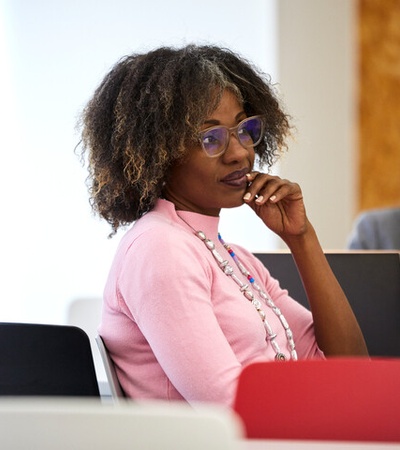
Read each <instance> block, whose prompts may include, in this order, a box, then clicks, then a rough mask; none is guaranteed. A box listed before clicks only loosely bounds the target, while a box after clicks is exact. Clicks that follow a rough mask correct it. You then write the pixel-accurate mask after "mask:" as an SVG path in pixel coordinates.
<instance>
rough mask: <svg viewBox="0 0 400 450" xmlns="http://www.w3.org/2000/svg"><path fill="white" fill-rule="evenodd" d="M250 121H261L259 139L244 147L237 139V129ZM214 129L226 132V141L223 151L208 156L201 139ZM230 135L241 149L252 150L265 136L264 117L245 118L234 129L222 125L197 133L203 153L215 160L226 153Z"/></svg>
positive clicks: (238, 138)
mask: <svg viewBox="0 0 400 450" xmlns="http://www.w3.org/2000/svg"><path fill="white" fill-rule="evenodd" d="M251 119H261V133H260V138H259V139H258V141H256V142H254V143H252V144H251V145H244V144H243V143H242V142H241V140H240V137H239V134H238V129H239V128H240V127H241V126H242V125H243V123H244V122H246V121H248V120H251ZM216 129H224V130H227V132H228V139H227V140H226V143H225V146H224V147H223V149H222V150H221V151H220V152H219V153H216V154H215V155H210V154H209V153H208V152H207V150H206V149H205V147H204V144H203V139H204V135H205V134H206V133H208V132H209V131H211V130H216ZM232 134H233V135H234V136H235V137H236V139H237V141H238V142H239V144H240V145H241V146H242V147H243V148H254V147H256V146H257V145H258V144H259V143H260V142H261V141H262V140H263V138H264V135H265V116H262V115H255V116H250V117H246V118H245V119H243V120H241V121H240V122H239V123H238V124H237V125H236V126H235V127H231V128H229V127H226V126H224V125H215V126H213V127H209V128H206V129H205V130H202V131H200V133H199V140H200V144H201V148H202V149H203V151H204V153H205V154H206V155H207V156H208V157H209V158H217V157H218V156H221V155H223V154H224V153H225V152H226V149H227V148H228V146H229V142H230V139H231V136H232Z"/></svg>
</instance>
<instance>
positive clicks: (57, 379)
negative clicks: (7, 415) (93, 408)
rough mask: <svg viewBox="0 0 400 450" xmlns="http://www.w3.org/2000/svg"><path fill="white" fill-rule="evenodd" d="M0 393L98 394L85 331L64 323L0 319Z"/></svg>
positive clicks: (13, 394)
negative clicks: (17, 321) (51, 323)
mask: <svg viewBox="0 0 400 450" xmlns="http://www.w3.org/2000/svg"><path fill="white" fill-rule="evenodd" d="M0 395H9V396H90V397H99V388H98V384H97V378H96V373H95V368H94V363H93V357H92V352H91V348H90V342H89V338H88V336H87V335H86V333H85V332H84V331H83V330H81V329H80V328H77V327H72V326H66V325H42V324H28V323H4V322H3V323H0Z"/></svg>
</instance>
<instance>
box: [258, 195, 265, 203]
mask: <svg viewBox="0 0 400 450" xmlns="http://www.w3.org/2000/svg"><path fill="white" fill-rule="evenodd" d="M263 200H264V197H263V196H262V195H259V196H258V198H257V200H256V203H261V202H262V201H263Z"/></svg>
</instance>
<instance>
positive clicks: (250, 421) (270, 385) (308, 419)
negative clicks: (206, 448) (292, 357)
mask: <svg viewBox="0 0 400 450" xmlns="http://www.w3.org/2000/svg"><path fill="white" fill-rule="evenodd" d="M399 405H400V360H399V359H395V358H388V359H376V360H375V359H373V360H371V361H370V360H369V359H367V358H333V359H329V360H326V361H325V360H302V361H288V362H282V363H280V362H266V363H254V364H251V365H249V366H247V367H245V368H244V369H243V371H242V373H241V375H240V377H239V381H238V387H237V394H236V400H235V404H234V409H235V411H236V412H237V413H238V414H239V416H240V417H241V418H242V420H243V422H244V425H245V429H246V435H247V437H248V438H252V439H296V440H303V439H305V440H330V441H365V442H367V441H370V442H373V441H375V442H384V441H387V442H400V426H399V424H400V407H399ZM332 448H333V447H332Z"/></svg>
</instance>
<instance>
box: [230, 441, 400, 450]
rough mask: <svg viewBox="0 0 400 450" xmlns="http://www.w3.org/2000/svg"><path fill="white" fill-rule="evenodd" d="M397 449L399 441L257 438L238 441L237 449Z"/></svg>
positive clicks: (399, 447) (399, 444) (399, 445)
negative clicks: (371, 441)
mask: <svg viewBox="0 0 400 450" xmlns="http://www.w3.org/2000/svg"><path fill="white" fill-rule="evenodd" d="M295 449H296V450H319V449H321V450H333V449H338V450H394V449H396V450H399V449H400V442H399V443H386V442H374V443H370V442H368V443H367V442H332V441H294V440H287V441H281V440H258V439H249V440H243V441H240V443H239V445H238V450H295Z"/></svg>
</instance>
